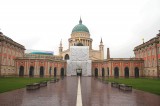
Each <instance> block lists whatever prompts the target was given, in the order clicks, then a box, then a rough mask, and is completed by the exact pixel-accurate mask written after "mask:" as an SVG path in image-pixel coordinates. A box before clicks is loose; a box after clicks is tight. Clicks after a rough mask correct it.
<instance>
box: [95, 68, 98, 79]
mask: <svg viewBox="0 0 160 106" xmlns="http://www.w3.org/2000/svg"><path fill="white" fill-rule="evenodd" d="M94 75H95V77H98V69H97V68H95V70H94Z"/></svg>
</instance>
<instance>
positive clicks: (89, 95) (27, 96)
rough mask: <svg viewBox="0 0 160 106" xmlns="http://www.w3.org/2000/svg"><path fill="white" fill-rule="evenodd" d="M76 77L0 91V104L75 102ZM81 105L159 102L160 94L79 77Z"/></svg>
mask: <svg viewBox="0 0 160 106" xmlns="http://www.w3.org/2000/svg"><path fill="white" fill-rule="evenodd" d="M77 82H78V77H65V78H64V79H63V80H60V81H59V82H57V83H51V84H48V86H47V87H42V88H40V89H38V90H34V91H26V89H25V88H23V89H19V90H14V91H10V92H6V93H2V94H0V106H76V99H77V86H78V85H77ZM81 89H82V104H83V106H160V96H158V95H154V94H151V93H147V92H143V91H139V90H133V91H132V92H123V91H120V90H118V89H117V88H111V86H110V84H103V83H102V82H99V81H98V80H95V79H94V78H92V77H81Z"/></svg>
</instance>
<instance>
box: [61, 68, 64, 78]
mask: <svg viewBox="0 0 160 106" xmlns="http://www.w3.org/2000/svg"><path fill="white" fill-rule="evenodd" d="M61 76H62V77H63V76H64V68H61Z"/></svg>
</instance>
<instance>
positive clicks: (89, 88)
mask: <svg viewBox="0 0 160 106" xmlns="http://www.w3.org/2000/svg"><path fill="white" fill-rule="evenodd" d="M81 86H82V103H83V106H160V96H158V95H154V94H151V93H147V92H143V91H139V90H132V92H124V91H121V90H119V89H117V88H111V86H110V84H103V83H102V82H100V81H98V80H95V79H94V78H91V77H82V78H81Z"/></svg>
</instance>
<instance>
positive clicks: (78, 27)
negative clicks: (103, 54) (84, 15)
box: [72, 18, 89, 33]
mask: <svg viewBox="0 0 160 106" xmlns="http://www.w3.org/2000/svg"><path fill="white" fill-rule="evenodd" d="M73 32H88V33H89V30H88V28H87V27H86V26H85V25H83V24H82V20H81V18H80V20H79V24H78V25H76V26H75V27H74V28H73V30H72V33H73Z"/></svg>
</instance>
